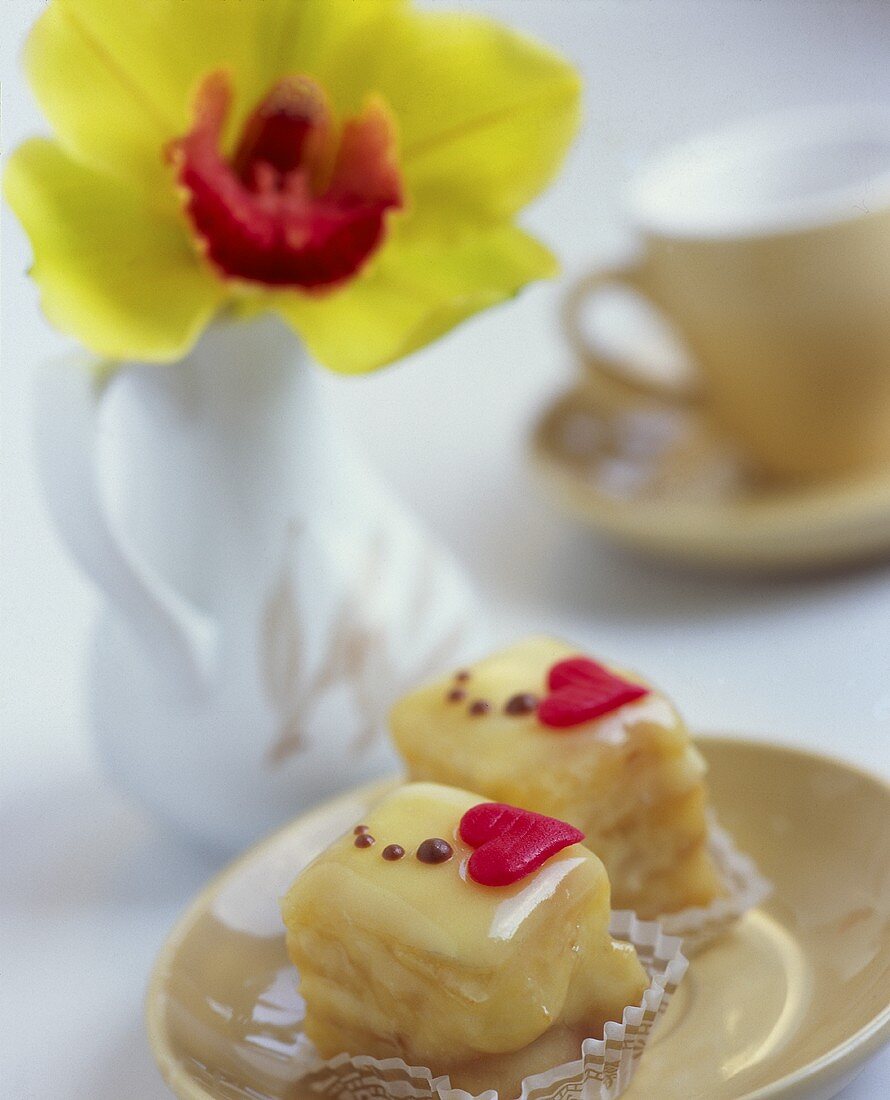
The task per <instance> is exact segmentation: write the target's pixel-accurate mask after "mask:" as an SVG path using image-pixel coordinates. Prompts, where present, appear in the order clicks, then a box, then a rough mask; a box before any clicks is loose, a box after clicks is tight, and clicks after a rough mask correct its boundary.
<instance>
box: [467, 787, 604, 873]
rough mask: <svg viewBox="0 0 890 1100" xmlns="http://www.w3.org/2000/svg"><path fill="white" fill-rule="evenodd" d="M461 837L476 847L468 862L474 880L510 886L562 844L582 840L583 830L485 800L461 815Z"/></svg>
mask: <svg viewBox="0 0 890 1100" xmlns="http://www.w3.org/2000/svg"><path fill="white" fill-rule="evenodd" d="M460 837H461V840H463V841H464V843H466V844H469V845H470V847H471V848H475V849H476V851H475V852H473V854H472V855H471V856H470V860H469V863H468V864H467V870H468V871H469V874H470V878H471V879H472V880H473V882H478V883H479V885H480V886H511V885H512V884H513V883H514V882H519V880H520V879H524V878H525V877H526V875H530V874H531V873H532V872H533V871H537V869H538V868H539V867H541V866H543V865H544V864H545V863H546V862H547V860H548V859H550V857H551V856H555V855H556V853H557V852H561V851H562V850H563V848H567V847H568V846H569V845H570V844H578V843H580V842H581V841H582V840H583V839H584V834H583V833H582V832H579V831H578V830H577V829H575V828H573V827H572V826H571V825H568V824H566V822H565V821H559V820H558V819H557V818H555V817H545V816H544V815H543V814H535V813H532V812H531V810H520V809H519V808H518V807H517V806H507V805H505V804H504V803H503V802H483V803H482V804H481V805H479V806H474V807H473V808H472V809H471V810H467V812H466V813H465V814H464V816H463V817H462V818H461V822H460Z"/></svg>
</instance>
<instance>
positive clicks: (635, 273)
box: [562, 261, 701, 407]
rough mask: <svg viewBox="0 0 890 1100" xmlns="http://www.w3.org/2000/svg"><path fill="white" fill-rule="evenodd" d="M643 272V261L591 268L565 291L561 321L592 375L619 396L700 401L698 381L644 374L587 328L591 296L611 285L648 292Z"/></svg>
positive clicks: (669, 401) (672, 402)
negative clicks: (584, 319)
mask: <svg viewBox="0 0 890 1100" xmlns="http://www.w3.org/2000/svg"><path fill="white" fill-rule="evenodd" d="M641 275H642V262H641V261H636V262H631V263H627V264H620V265H616V266H614V267H609V268H604V269H603V270H601V271H592V272H590V274H588V275H585V276H583V277H582V278H580V279H578V280H577V281H576V282H575V283H574V285H573V286H572V287H571V288H570V290H569V292H568V294H567V295H566V298H565V300H564V302H563V308H562V322H563V327H564V329H565V333H566V338H567V339H568V342H569V345H570V347H571V348H572V350H573V352H574V353H575V355H576V356H577V358H578V361H579V362H580V363H583V364H584V366H585V368H586V369H587V372H588V374H589V375H590V376H591V378H593V379H595V380H597V381H599V382H602V383H605V385H606V387H607V388H608V390H610V391H612V392H613V393H617V394H618V395H619V396H620V397H623V398H625V399H626V398H630V399H632V400H639V399H640V398H641V397H647V398H656V399H657V400H658V401H661V402H663V403H664V404H668V405H679V406H683V407H687V406H691V405H695V404H698V402H699V400H700V398H701V394H700V391H699V388H698V386H697V385H696V384H695V383H688V382H686V383H684V382H668V381H663V380H660V379H657V378H650V377H644V376H643V375H642V374H640V373H639V372H636V371H634V369H633V367H631V366H629V365H628V364H627V363H626V362H625V361H623V360H620V359H616V358H614V357H609V356H608V355H606V354H605V353H604V352H603V351H601V350H600V349H598V348H597V347H596V346H595V344H594V343H591V341H590V338H589V337H588V335H587V334H586V333H585V331H584V327H583V325H582V323H581V320H582V314H583V310H584V307H585V305H586V304H587V302H588V300H589V299H590V298H592V297H595V296H596V295H597V294H598V293H599V292H600V291H601V290H603V289H605V288H606V287H608V286H618V287H627V288H629V289H631V290H635V291H637V293H639V294H642V295H644V296H645V295H646V291H645V288H644V286H643V285H642V279H641Z"/></svg>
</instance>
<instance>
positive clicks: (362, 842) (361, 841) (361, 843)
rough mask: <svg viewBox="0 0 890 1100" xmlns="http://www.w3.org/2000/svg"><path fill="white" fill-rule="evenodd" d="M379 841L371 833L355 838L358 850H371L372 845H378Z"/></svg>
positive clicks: (361, 834)
mask: <svg viewBox="0 0 890 1100" xmlns="http://www.w3.org/2000/svg"><path fill="white" fill-rule="evenodd" d="M376 843H377V841H376V840H375V839H374V837H372V836H371V834H370V833H359V834H358V836H357V837H356V838H355V846H356V848H370V847H371V845H372V844H376Z"/></svg>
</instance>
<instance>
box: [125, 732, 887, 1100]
mask: <svg viewBox="0 0 890 1100" xmlns="http://www.w3.org/2000/svg"><path fill="white" fill-rule="evenodd" d="M693 740H694V741H695V743H696V744H701V743H705V744H706V745H715V746H723V747H727V746H728V747H730V748H736V749H737V748H744V749H749V750H751V749H753V750H755V751H758V750H759V751H764V750H765V751H767V752H780V753H784V754H787V755H792V756H801V757H807V758H810V759H811V760H812V759H815V760H817V761H819V762H820V763H822V764H828V765H831V766H832V767H836V768H841V769H842V770H844V771H847V772H851V773H853V774H855V775H856V776H858V777H859V778H860V779H865V780H867V781H868V782H870V783H873V784H875V785H876V786H877V787H879V788H881V789H882V790H883V793H884V795H885V796H886V797H887V799H888V802H890V777H886V776H884V775H882V774H880V773H879V772H874V771H871V770H870V769H868V768H867V767H865V766H863V765H861V764H857V763H854V762H852V761H849V760H845V759H844V758H843V757H841V756H837V755H834V754H833V753H827V752H822V751H821V750H818V749H810V748H805V747H801V746H800V745H794V744H791V743H789V742H783V741H775V740H772V739H769V740H766V739H760V738H757V737H752V736H750V735H747V734H737V735H734V734H731V733H709V732H703V733H694V734H693ZM401 778H402V777H401V776H399V775H398V774H392V775H389V776H386V777H384V778H381V779H377V780H372V781H371V782H369V783H366V784H362V785H360V786H358V787H353V788H351V789H350V790H349V791H346V792H344V793H342V794H339V795H336V796H335V797H334V798H331V799H328V800H327V801H325V802H322V803H319V804H318V805H317V806H313V807H312V808H311V809H309V810H307V811H306V812H305V813H303V814H299V815H298V816H296V817H294V818H292V819H291V820H290V821H289V822H287V823H286V824H284V825H282V826H281V827H280V828H278V829H275V830H274V831H273V832H271V833H269V834H268V835H267V836H265V837H263V839H261V840H259V841H258V842H257V843H256V844H253V845H251V846H250V847H249V848H248V849H247V850H246V851H244V852H242V853H241V854H240V855H239V856H236V857H235V859H233V860H231V861H230V862H229V863H227V864H226V865H225V866H224V867H222V868H221V869H220V870H219V871H218V872H217V873H216V874H214V875H213V876H212V877H211V878H210V880H209V881H208V882H207V883H205V885H204V886H203V887H202V888H201V890H200V891H199V892H198V893H197V894H196V895H195V896H194V897H193V898H192V899H191V900H190V901H189V903H188V904H187V906H186V908H185V909H184V911H183V912H182V914H181V915H180V916H179V917H178V919H177V920H176V922H175V923H174V925H173V927H172V928H171V929H170V931H169V933H168V934H167V936H166V938H165V939H164V942H163V944H162V946H161V948H160V950H159V952H158V954H157V956H156V957H155V961H154V963H153V964H152V968H151V972H150V975H149V979H148V984H147V987H146V991H145V996H144V1001H143V1007H144V1016H145V1027H146V1034H147V1037H148V1044H149V1047H150V1049H151V1053H152V1056H153V1058H154V1060H155V1063H156V1065H157V1067H158V1070H159V1071H160V1073H161V1076H162V1078H163V1079H164V1081H165V1082H166V1084H167V1085H168V1086H169V1087H170V1088H171V1089H172V1090H173V1091H174V1093H175V1094H176V1096H177V1097H178V1098H179V1100H218V1098H217V1097H214V1096H213V1094H212V1093H210V1092H208V1091H207V1090H206V1089H205V1088H204V1087H203V1086H202V1085H200V1084H199V1083H198V1082H197V1081H195V1079H194V1077H192V1076H191V1075H190V1074H189V1073H187V1071H186V1069H185V1067H184V1065H183V1064H182V1062H180V1061H179V1060H178V1058H177V1057H176V1055H175V1054H174V1053H173V1051H172V1049H171V1047H170V1044H169V1042H168V1039H167V1034H166V1027H165V1016H166V1007H167V996H166V994H165V992H164V982H165V979H166V976H167V974H168V973H169V969H170V967H169V963H170V961H171V960H172V958H173V957H174V955H175V954H176V951H177V949H178V948H179V946H180V944H181V943H182V940H183V938H184V937H185V934H186V932H187V931H188V930H189V929H190V928H191V926H192V923H193V920H194V916H195V915H196V914H197V913H198V912H200V911H203V910H204V909H205V908H206V904H205V899H206V898H207V897H208V895H210V894H212V893H213V892H214V891H215V890H216V889H217V887H218V886H219V884H220V883H222V882H223V881H224V880H225V879H227V878H229V877H230V876H231V875H233V874H235V873H236V872H237V871H238V869H239V868H240V867H241V866H242V865H243V864H245V863H247V862H248V861H249V860H251V859H253V858H254V856H255V854H256V853H257V852H259V851H260V850H262V849H264V848H267V847H270V846H272V845H274V844H275V843H276V842H277V841H278V839H279V837H281V836H282V835H284V833H286V832H288V831H289V830H291V829H292V828H293V827H294V825H295V824H296V822H298V821H299V822H300V823H305V822H311V821H312V820H313V818H315V817H317V816H321V815H323V814H324V815H326V814H328V813H329V812H330V811H331V810H332V809H334V808H336V807H337V805H339V804H340V803H341V802H350V801H352V799H353V798H354V797H355V794H356V791H364V792H368V794H371V793H372V792H374V791H376V790H380V791H381V792H382V791H384V790H386V789H387V788H388V787H390V786H391V785H392V784H393V783H396V782H398V781H399V780H400V779H401ZM887 1043H890V1002H888V1004H887V1005H886V1006H885V1007H884V1008H883V1009H882V1010H881V1011H880V1012H878V1013H877V1014H876V1015H875V1016H874V1017H873V1018H872V1019H871V1020H870V1021H869V1022H868V1023H867V1024H865V1025H864V1026H863V1027H861V1028H860V1029H859V1030H858V1031H856V1032H854V1033H853V1035H851V1036H849V1037H848V1038H847V1039H845V1040H844V1041H843V1042H842V1043H839V1044H837V1045H836V1046H835V1047H832V1049H831V1050H829V1051H826V1052H825V1054H823V1055H821V1057H819V1058H817V1059H814V1060H813V1061H811V1062H808V1063H807V1064H806V1065H804V1066H801V1067H800V1068H799V1069H796V1070H794V1071H793V1072H792V1073H789V1074H785V1075H784V1076H783V1077H779V1078H777V1079H776V1080H775V1081H772V1082H770V1083H769V1084H767V1085H763V1086H761V1087H760V1088H758V1089H755V1090H754V1091H753V1092H746V1093H744V1094H742V1095H740V1096H739V1097H738V1098H737V1100H802V1096H803V1093H801V1091H800V1089H801V1087H802V1086H806V1085H807V1084H810V1083H812V1082H813V1081H814V1079H815V1078H817V1077H818V1076H819V1075H820V1074H825V1073H830V1074H831V1077H832V1079H833V1080H837V1079H838V1078H839V1077H841V1076H842V1075H844V1074H846V1073H847V1072H848V1071H850V1072H852V1071H855V1069H856V1067H864V1065H865V1062H866V1061H867V1060H868V1059H869V1058H870V1057H871V1056H872V1055H874V1054H876V1053H877V1052H878V1050H880V1049H881V1047H883V1046H884V1045H886V1044H887Z"/></svg>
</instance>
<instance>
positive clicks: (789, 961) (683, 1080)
mask: <svg viewBox="0 0 890 1100" xmlns="http://www.w3.org/2000/svg"><path fill="white" fill-rule="evenodd" d="M700 745H701V748H702V750H703V751H704V754H705V756H706V757H707V759H708V762H709V764H710V767H711V788H712V792H713V798H714V804H715V806H716V808H717V812H718V814H719V816H720V819H721V821H722V823H723V824H724V825H725V826H726V828H727V829H728V830H729V831H730V832H731V833H732V834H733V835H734V836H735V839H736V840H737V842H738V844H739V846H740V847H741V848H742V849H743V850H745V851H747V852H749V853H750V854H751V855H753V856H754V858H755V859H756V860H757V862H758V863H759V865H760V867H761V869H762V870H763V871H764V872H765V874H767V875H768V876H769V877H770V878H771V879H772V880H773V882H774V884H775V893H774V895H773V897H772V899H771V900H770V901H769V902H768V903H767V904H766V905H765V906H764V907H763V908H762V909H759V910H757V911H755V912H753V913H751V914H750V915H749V916H747V917H746V918H744V919H743V920H742V922H741V923H740V924H739V925H738V926H737V928H736V929H735V931H734V932H732V933H731V934H730V935H729V936H728V937H727V938H726V939H725V940H723V941H722V942H721V943H719V944H717V945H715V946H714V947H711V948H710V949H708V950H707V951H705V952H704V953H703V954H702V955H700V956H699V957H697V958H696V959H695V960H694V961H693V963H692V965H691V967H690V971H689V974H688V976H687V978H686V980H685V981H684V983H683V985H682V986H681V987H680V990H679V992H678V994H677V997H676V999H675V1001H674V1003H673V1004H672V1005H671V1007H670V1009H669V1010H668V1014H667V1016H666V1017H665V1019H664V1021H663V1023H662V1025H661V1027H660V1029H659V1032H658V1033H656V1035H655V1037H654V1038H653V1040H652V1045H651V1047H650V1048H649V1050H647V1052H646V1055H645V1057H644V1058H643V1059H642V1061H641V1064H640V1069H639V1072H638V1074H637V1077H636V1078H635V1080H634V1084H633V1086H632V1087H631V1089H630V1090H629V1092H627V1093H625V1097H626V1098H627V1100H652V1098H653V1097H658V1100H696V1098H700V1100H724V1098H726V1100H728V1098H730V1097H732V1098H736V1100H739V1098H746V1100H755V1098H758V1100H761V1098H766V1097H773V1098H776V1097H783V1098H786V1100H787V1098H791V1097H807V1098H811V1100H817V1098H818V1100H824V1098H827V1097H830V1096H834V1095H836V1094H837V1092H838V1091H840V1089H841V1088H842V1087H843V1086H844V1085H845V1084H846V1083H847V1082H848V1081H850V1080H851V1079H852V1078H853V1077H854V1076H855V1074H856V1072H857V1071H858V1070H859V1069H860V1068H861V1066H862V1064H863V1062H864V1061H865V1059H866V1058H868V1057H869V1055H871V1054H873V1053H874V1052H875V1051H876V1050H877V1049H878V1048H879V1047H880V1046H881V1045H882V1044H884V1043H885V1042H887V1041H888V1040H890V787H888V786H886V785H884V784H882V783H881V782H880V781H879V780H878V779H876V778H874V777H872V776H869V775H866V774H864V773H862V772H859V771H856V770H855V769H854V768H851V767H849V766H847V765H845V764H842V763H840V762H837V761H834V760H830V759H827V758H825V757H820V756H815V755H811V754H808V753H803V752H798V751H794V750H791V749H782V748H777V747H774V746H770V745H766V744H758V743H753V742H747V741H739V740H729V739H721V738H706V739H703V740H702V741H701V742H700ZM391 785H392V784H391V783H386V784H383V785H380V784H378V785H375V786H371V787H363V788H361V789H360V790H356V791H353V792H351V793H349V794H347V795H345V796H343V797H341V798H338V799H336V800H335V801H333V802H329V803H327V804H326V805H324V806H322V807H320V808H319V809H317V810H315V811H314V812H312V813H310V814H307V815H306V816H305V817H302V818H300V819H299V820H297V821H295V822H293V823H292V824H291V825H288V826H287V827H286V828H285V829H284V830H283V831H282V832H280V833H277V834H276V835H275V836H273V837H272V838H271V839H269V840H267V841H265V842H264V843H263V844H261V845H259V847H257V848H254V849H253V851H251V852H249V853H248V854H247V855H246V856H244V857H243V858H242V859H240V860H239V861H238V862H237V863H235V864H234V865H233V866H232V867H230V868H229V869H228V870H227V871H225V872H223V874H222V875H221V876H219V878H217V879H216V880H215V881H214V882H213V883H211V885H210V886H209V887H207V889H206V890H205V891H204V892H203V893H202V894H201V895H200V897H199V898H198V899H197V900H196V901H195V902H194V904H193V905H192V907H191V909H189V911H188V912H187V913H186V915H185V916H184V917H183V919H182V920H181V921H180V923H179V925H178V926H177V928H176V929H175V930H174V932H173V934H172V935H171V936H170V938H169V940H168V941H167V944H166V946H165V947H164V949H163V951H162V953H161V955H160V957H159V959H158V962H157V964H156V968H155V971H154V974H153V976H152V980H151V986H150V988H149V992H148V1002H147V1015H148V1030H149V1037H150V1041H151V1045H152V1048H153V1050H154V1053H155V1057H156V1058H157V1061H158V1064H159V1066H160V1067H161V1071H162V1073H163V1074H164V1077H165V1078H166V1080H167V1081H168V1083H169V1084H170V1086H171V1088H172V1089H173V1091H174V1092H175V1093H176V1095H177V1096H179V1097H181V1098H183V1100H247V1098H250V1100H285V1098H287V1100H296V1098H297V1097H298V1096H299V1092H298V1091H297V1090H296V1089H295V1088H294V1085H293V1083H292V1081H291V1080H290V1054H291V1052H292V1051H293V1050H294V1048H295V1047H296V1046H297V1044H299V1043H300V1042H301V1041H302V1039H301V1033H300V1015H301V1007H300V1003H299V998H298V997H297V994H296V992H295V988H296V975H295V972H294V971H293V969H292V968H291V967H290V966H289V964H288V961H287V956H286V954H285V950H284V941H283V937H282V933H281V927H280V920H279V917H278V908H277V899H278V897H279V896H280V895H281V894H282V893H283V892H284V890H285V889H286V887H287V886H288V885H289V883H290V881H291V879H292V878H293V876H294V875H295V874H296V873H297V872H298V871H299V870H300V868H301V867H303V866H304V864H305V863H306V862H307V861H308V860H309V859H311V858H312V857H313V856H314V855H315V854H316V853H317V852H318V851H319V850H321V849H322V848H323V847H324V846H325V845H326V844H327V843H328V842H329V841H330V840H331V838H332V837H333V836H335V835H336V834H338V833H340V832H342V831H344V830H345V829H347V828H348V827H349V826H350V825H352V824H354V823H355V821H357V820H359V819H360V818H362V817H364V816H365V813H366V811H367V809H368V807H369V806H370V805H371V804H372V803H373V802H374V801H375V800H376V799H378V798H379V797H380V796H381V794H382V793H383V791H385V790H386V789H387V788H388V787H390V786H391Z"/></svg>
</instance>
